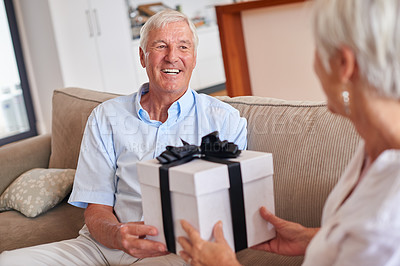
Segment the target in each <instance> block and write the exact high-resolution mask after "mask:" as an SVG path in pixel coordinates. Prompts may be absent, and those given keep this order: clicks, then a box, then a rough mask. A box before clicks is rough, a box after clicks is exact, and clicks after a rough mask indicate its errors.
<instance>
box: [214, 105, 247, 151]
mask: <svg viewBox="0 0 400 266" xmlns="http://www.w3.org/2000/svg"><path fill="white" fill-rule="evenodd" d="M222 128H223V130H221V133H220V138H221V140H224V139H227V140H229V141H231V142H234V143H235V144H236V145H238V147H239V149H241V150H245V149H246V148H247V120H246V118H244V117H240V114H239V111H237V110H236V109H235V110H234V111H233V112H229V113H228V115H227V116H226V119H225V121H224V124H223V126H222Z"/></svg>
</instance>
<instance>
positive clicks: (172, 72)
mask: <svg viewBox="0 0 400 266" xmlns="http://www.w3.org/2000/svg"><path fill="white" fill-rule="evenodd" d="M161 71H162V72H164V73H166V74H179V72H181V71H180V70H179V69H163V70H161Z"/></svg>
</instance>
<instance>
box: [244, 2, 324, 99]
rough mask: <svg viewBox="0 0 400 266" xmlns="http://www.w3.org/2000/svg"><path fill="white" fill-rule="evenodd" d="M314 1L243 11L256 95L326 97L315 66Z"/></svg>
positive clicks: (285, 97)
mask: <svg viewBox="0 0 400 266" xmlns="http://www.w3.org/2000/svg"><path fill="white" fill-rule="evenodd" d="M311 4H312V3H310V2H306V3H296V4H287V5H282V6H276V7H266V8H260V9H257V10H249V11H244V12H242V23H243V31H244V38H245V45H246V52H247V60H248V64H249V72H250V82H251V87H252V91H253V95H257V96H267V97H273V98H280V99H286V100H316V101H319V100H325V96H324V94H323V92H322V90H321V89H320V84H319V81H318V79H317V77H316V75H315V73H314V70H313V59H314V40H313V37H312V30H311V9H312V5H311Z"/></svg>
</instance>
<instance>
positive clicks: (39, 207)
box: [0, 168, 75, 217]
mask: <svg viewBox="0 0 400 266" xmlns="http://www.w3.org/2000/svg"><path fill="white" fill-rule="evenodd" d="M74 176H75V170H74V169H41V168H35V169H32V170H29V171H27V172H25V173H23V174H22V175H20V176H19V177H18V178H17V179H15V180H14V182H13V183H12V184H11V185H10V186H9V187H8V188H7V189H6V190H5V191H4V193H3V194H2V195H1V196H0V211H5V210H11V209H14V210H17V211H19V212H21V213H22V214H24V215H25V216H27V217H36V216H38V215H40V214H42V213H44V212H46V211H47V210H49V209H51V208H53V207H54V206H56V205H57V204H58V203H60V202H61V201H62V200H63V199H64V198H65V196H66V195H67V194H68V193H70V192H71V189H72V183H73V182H74Z"/></svg>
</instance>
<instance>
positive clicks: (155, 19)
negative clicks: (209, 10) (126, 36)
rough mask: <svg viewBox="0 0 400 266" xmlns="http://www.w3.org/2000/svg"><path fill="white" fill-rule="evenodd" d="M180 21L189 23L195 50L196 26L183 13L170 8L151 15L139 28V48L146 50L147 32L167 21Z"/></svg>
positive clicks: (163, 24) (196, 42)
mask: <svg viewBox="0 0 400 266" xmlns="http://www.w3.org/2000/svg"><path fill="white" fill-rule="evenodd" d="M180 21H184V22H186V23H187V24H188V25H189V28H190V31H191V32H192V35H193V45H194V50H195V51H197V45H198V43H199V37H198V36H197V31H196V26H195V25H194V24H193V22H192V21H191V20H190V19H189V18H188V17H187V16H186V15H185V14H183V13H181V12H178V11H175V10H172V9H166V10H163V11H160V12H158V13H157V14H155V15H153V16H151V17H150V18H149V20H148V21H147V22H146V23H145V24H144V25H143V27H142V28H141V29H140V48H142V50H143V52H146V46H147V42H148V37H149V32H150V31H151V30H155V29H160V28H162V27H165V26H166V25H167V24H169V23H174V22H180Z"/></svg>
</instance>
